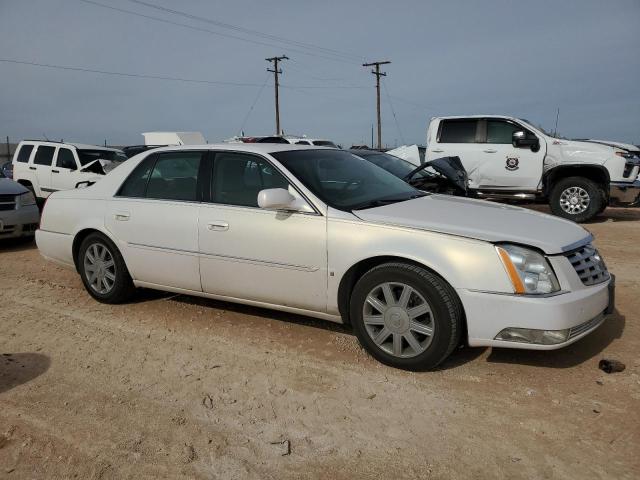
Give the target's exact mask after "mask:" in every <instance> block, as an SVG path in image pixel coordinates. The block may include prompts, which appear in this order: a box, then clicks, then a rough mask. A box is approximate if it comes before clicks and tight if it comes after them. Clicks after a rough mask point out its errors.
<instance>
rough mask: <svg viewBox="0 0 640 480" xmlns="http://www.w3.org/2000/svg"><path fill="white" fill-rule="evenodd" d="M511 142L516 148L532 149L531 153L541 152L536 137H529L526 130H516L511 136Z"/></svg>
mask: <svg viewBox="0 0 640 480" xmlns="http://www.w3.org/2000/svg"><path fill="white" fill-rule="evenodd" d="M511 142H512V144H513V146H514V147H516V148H531V151H533V152H537V151H538V150H540V141H539V140H538V137H536V136H533V135H532V136H527V132H525V131H524V130H516V131H515V132H513V135H512V136H511Z"/></svg>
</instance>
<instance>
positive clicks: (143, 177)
mask: <svg viewBox="0 0 640 480" xmlns="http://www.w3.org/2000/svg"><path fill="white" fill-rule="evenodd" d="M154 163H155V157H154V156H153V155H151V156H150V157H147V158H145V159H144V160H143V161H142V162H140V164H139V165H138V166H137V167H136V168H134V170H133V172H131V174H130V175H129V177H128V178H127V180H126V181H125V182H124V183H123V184H122V187H121V188H120V192H118V195H119V196H121V197H144V195H145V190H146V189H147V181H148V180H149V176H150V175H151V170H152V169H153V165H154Z"/></svg>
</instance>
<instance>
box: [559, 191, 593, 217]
mask: <svg viewBox="0 0 640 480" xmlns="http://www.w3.org/2000/svg"><path fill="white" fill-rule="evenodd" d="M590 201H591V198H590V197H589V193H588V192H587V191H586V190H585V189H584V188H582V187H569V188H567V189H565V190H563V191H562V193H561V194H560V208H562V210H564V211H565V212H567V213H569V214H571V215H576V214H579V213H583V212H585V211H586V210H587V208H589V203H590Z"/></svg>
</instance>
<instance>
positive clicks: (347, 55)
mask: <svg viewBox="0 0 640 480" xmlns="http://www.w3.org/2000/svg"><path fill="white" fill-rule="evenodd" d="M128 1H129V2H131V3H136V4H139V5H144V6H145V7H149V8H153V9H156V10H160V11H163V12H166V13H170V14H173V15H178V16H181V17H185V18H189V19H191V20H197V21H201V22H206V23H209V24H212V25H216V26H218V27H222V28H227V29H230V30H234V31H237V32H242V33H245V34H248V35H254V36H258V37H261V38H266V39H269V40H273V41H276V42H280V43H284V44H289V45H294V46H298V47H301V48H305V49H309V50H317V51H320V52H322V53H324V54H330V55H335V56H340V57H343V58H345V59H350V60H358V61H359V60H361V59H362V58H363V57H360V56H358V55H355V54H352V53H347V52H341V51H340V50H335V49H332V48H326V47H322V46H319V45H314V44H312V43H305V42H300V41H297V40H292V39H288V38H285V37H280V36H277V35H271V34H268V33H264V32H260V31H258V30H251V29H248V28H244V27H240V26H238V25H233V24H230V23H225V22H221V21H219V20H213V19H210V18H206V17H202V16H199V15H193V14H190V13H187V12H183V11H180V10H173V9H171V8H167V7H163V6H161V5H156V4H153V3H149V2H145V1H142V0H128Z"/></svg>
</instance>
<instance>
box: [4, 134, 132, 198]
mask: <svg viewBox="0 0 640 480" xmlns="http://www.w3.org/2000/svg"><path fill="white" fill-rule="evenodd" d="M126 159H127V157H126V156H125V154H124V153H122V151H121V150H118V149H115V148H106V147H98V146H96V145H81V144H77V143H62V142H50V141H40V140H24V141H22V142H20V143H19V144H18V147H17V148H16V151H15V153H14V154H13V178H14V180H15V181H17V182H18V183H20V184H21V185H24V186H25V187H27V188H28V189H30V190H31V191H32V192H33V193H34V195H35V196H36V197H37V198H39V199H44V198H47V197H48V196H49V195H50V194H51V192H55V191H58V190H69V189H72V188H77V187H78V186H81V185H83V184H84V185H88V184H91V183H95V182H96V181H98V180H99V179H100V178H101V177H102V176H103V175H105V174H106V173H108V172H109V171H110V170H112V169H113V168H115V167H116V166H117V165H119V164H120V163H121V162H122V161H124V160H126Z"/></svg>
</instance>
